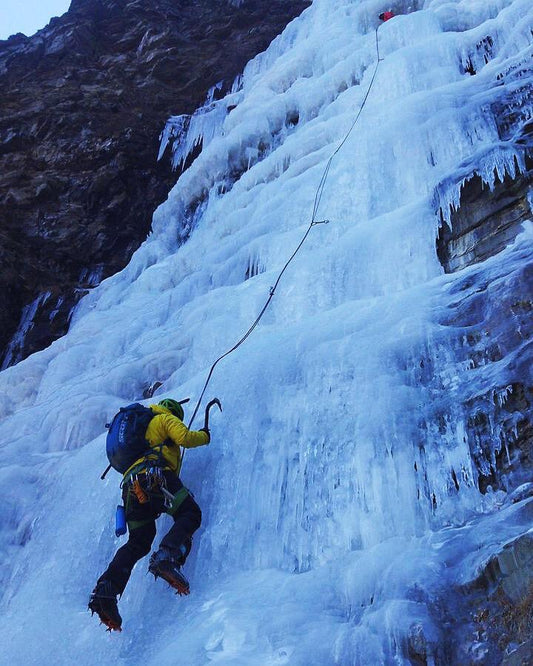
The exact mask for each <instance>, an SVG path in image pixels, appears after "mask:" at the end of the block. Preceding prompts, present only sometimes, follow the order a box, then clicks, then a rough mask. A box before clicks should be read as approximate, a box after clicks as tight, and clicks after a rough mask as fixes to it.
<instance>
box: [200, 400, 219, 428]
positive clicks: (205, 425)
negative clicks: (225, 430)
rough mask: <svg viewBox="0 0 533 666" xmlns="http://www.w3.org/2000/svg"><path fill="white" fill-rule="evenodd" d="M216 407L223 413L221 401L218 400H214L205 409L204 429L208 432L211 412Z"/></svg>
mask: <svg viewBox="0 0 533 666" xmlns="http://www.w3.org/2000/svg"><path fill="white" fill-rule="evenodd" d="M215 405H216V406H217V407H218V408H219V409H220V411H222V405H221V404H220V400H219V399H218V398H213V400H211V401H210V402H209V403H208V404H207V405H206V407H205V417H204V428H205V429H206V430H209V410H210V409H211V407H214V406H215Z"/></svg>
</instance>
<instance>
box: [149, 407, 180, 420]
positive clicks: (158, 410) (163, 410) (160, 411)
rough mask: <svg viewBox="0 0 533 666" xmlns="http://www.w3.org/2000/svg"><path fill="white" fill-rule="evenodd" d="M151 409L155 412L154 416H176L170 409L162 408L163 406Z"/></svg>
mask: <svg viewBox="0 0 533 666" xmlns="http://www.w3.org/2000/svg"><path fill="white" fill-rule="evenodd" d="M150 409H151V410H152V411H153V413H154V414H170V416H174V414H173V413H172V412H171V411H170V409H167V408H166V407H161V405H150ZM176 418H178V417H177V416H176Z"/></svg>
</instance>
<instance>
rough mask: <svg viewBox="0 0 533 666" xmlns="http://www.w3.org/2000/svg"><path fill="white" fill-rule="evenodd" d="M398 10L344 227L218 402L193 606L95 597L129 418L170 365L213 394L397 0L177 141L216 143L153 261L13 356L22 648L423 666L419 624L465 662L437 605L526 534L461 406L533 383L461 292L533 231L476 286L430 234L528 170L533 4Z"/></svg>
mask: <svg viewBox="0 0 533 666" xmlns="http://www.w3.org/2000/svg"><path fill="white" fill-rule="evenodd" d="M391 7H392V9H393V10H394V12H395V13H396V14H397V16H396V17H395V18H394V19H393V20H391V21H388V22H386V23H384V24H382V25H381V26H380V27H379V29H378V33H377V36H378V40H379V50H380V55H381V58H382V61H381V62H380V63H379V67H378V70H377V75H376V79H375V82H374V84H373V86H372V89H371V91H370V94H369V96H368V99H367V101H366V104H365V107H364V109H363V111H362V113H361V115H360V118H359V120H358V122H357V124H356V126H355V127H354V129H353V131H352V132H351V134H350V136H349V137H348V139H347V141H346V143H345V144H344V145H343V146H342V149H341V150H340V151H339V152H338V154H337V155H336V156H335V158H334V159H333V161H332V163H331V168H330V171H329V175H328V180H327V183H326V186H325V188H324V193H323V196H322V199H321V203H320V208H319V211H318V217H319V218H320V219H324V218H326V219H328V220H329V221H330V223H329V224H328V225H319V226H316V227H314V228H313V230H312V233H311V234H310V235H309V237H308V239H307V241H306V243H305V244H304V246H303V247H302V249H301V250H300V252H299V253H298V255H297V257H296V258H295V259H294V261H293V262H292V264H291V266H290V268H289V269H288V270H287V272H286V274H285V275H284V278H283V281H282V282H281V284H280V286H279V288H278V290H277V292H276V296H275V298H274V299H273V301H272V303H271V305H270V307H269V309H268V310H267V312H266V314H265V316H264V318H263V319H262V320H261V322H260V324H259V326H258V327H257V329H256V330H255V331H254V333H253V334H252V336H251V337H250V339H249V340H247V341H246V343H245V344H244V345H243V346H242V347H240V348H239V350H238V351H237V352H235V353H234V354H232V355H230V356H228V357H227V358H226V359H224V361H223V362H222V363H221V364H220V365H219V367H218V368H217V370H216V372H215V373H214V375H213V379H212V382H211V384H210V387H209V389H208V397H212V396H214V395H216V396H218V397H219V398H220V399H221V400H222V402H223V406H224V412H223V414H222V415H218V414H217V415H216V416H215V415H214V416H213V419H212V443H211V444H210V446H209V447H203V448H202V449H198V450H195V451H191V452H189V453H188V454H187V456H186V462H185V467H184V470H183V480H184V483H185V484H186V485H188V486H189V487H190V489H191V490H192V491H193V492H194V494H195V496H196V499H197V501H198V502H199V504H200V506H201V507H202V510H203V525H202V528H201V530H200V532H199V533H198V535H197V537H196V539H195V544H194V549H193V553H192V554H191V557H190V558H189V560H188V563H187V569H186V572H187V575H188V576H189V578H190V580H191V588H192V591H193V593H192V594H191V596H190V597H189V598H187V599H180V598H177V597H175V596H174V595H173V594H172V593H171V591H170V590H168V589H167V588H166V587H165V586H164V585H163V584H161V583H160V582H159V583H154V582H153V581H152V579H151V577H150V578H148V577H147V575H146V567H147V562H145V561H142V562H140V563H139V565H138V566H137V568H136V569H135V571H134V574H133V576H132V579H131V581H130V583H129V585H128V588H127V589H126V592H125V594H124V596H123V597H122V599H121V600H120V603H119V607H120V610H121V614H122V616H123V618H124V631H123V632H122V633H121V634H120V635H108V634H106V633H105V632H104V631H103V630H102V628H101V627H99V626H98V623H97V622H96V620H95V619H94V618H93V619H92V620H91V617H90V615H89V614H88V613H87V611H86V604H87V601H88V595H89V593H90V590H91V589H92V587H93V585H94V582H95V580H96V578H97V576H98V575H99V574H100V573H101V572H102V571H103V569H104V568H105V567H106V565H107V562H108V561H109V559H110V558H111V556H112V554H113V552H114V551H115V549H116V548H117V546H118V545H120V540H119V539H115V537H114V534H113V524H112V523H113V516H114V509H115V505H116V504H117V502H118V501H119V499H120V493H119V488H118V486H119V481H120V479H119V476H118V475H117V474H116V473H114V472H113V473H110V474H109V475H108V477H107V479H106V481H105V482H101V481H100V479H99V475H100V473H101V472H102V471H103V469H104V468H105V466H106V465H107V460H106V458H105V447H104V441H105V428H104V424H105V423H106V422H107V421H109V420H110V418H111V417H112V415H113V413H114V412H115V411H116V410H117V409H118V408H119V407H120V406H122V405H124V404H126V403H129V402H133V401H136V400H140V399H142V394H143V390H144V389H145V388H146V387H147V386H148V385H149V384H150V383H152V382H153V381H154V380H160V381H162V382H163V385H162V387H161V388H160V389H158V391H157V393H156V396H155V397H156V398H157V399H158V400H159V399H161V398H162V397H165V396H172V397H176V398H182V397H186V396H191V398H192V402H193V403H194V400H195V398H196V397H197V396H198V394H199V391H200V390H201V388H202V386H203V383H204V381H205V377H206V374H207V372H208V370H209V368H210V365H211V363H212V362H213V361H214V359H215V358H217V357H218V356H219V355H220V354H222V353H223V352H224V351H225V350H227V349H228V348H230V347H231V346H232V345H233V344H234V343H235V342H236V340H238V339H239V337H240V336H241V335H242V333H243V332H244V331H245V330H246V329H247V328H248V326H249V325H250V323H251V322H252V321H253V320H254V318H255V317H256V315H257V313H258V312H259V310H260V309H261V307H262V305H263V303H264V302H265V300H266V298H267V297H268V294H269V289H270V287H271V286H272V284H273V283H274V282H275V280H276V278H277V275H278V274H279V271H280V270H281V268H282V266H283V265H284V263H285V261H286V260H287V259H288V257H289V256H290V254H291V252H292V251H293V250H294V248H295V247H296V245H297V244H298V242H299V240H300V238H301V237H302V234H303V233H304V231H305V229H306V228H307V225H308V224H309V222H310V218H311V214H312V207H313V201H314V197H315V193H316V189H317V187H318V184H319V182H320V178H321V176H322V174H323V172H324V168H325V166H326V163H327V161H328V159H329V157H330V156H331V155H332V154H333V152H334V151H335V150H336V148H337V147H338V146H339V144H340V142H341V141H342V140H343V138H344V137H345V136H346V133H347V131H348V129H349V128H350V126H351V124H352V123H353V120H354V117H355V115H356V114H357V112H358V110H359V109H360V106H361V103H362V100H363V99H364V97H365V94H366V93H367V91H368V86H369V84H370V81H371V77H372V74H373V71H374V69H375V65H376V29H377V28H378V25H379V23H380V21H379V19H378V15H379V13H380V12H382V11H383V10H384V9H387V8H388V7H384V5H383V3H381V2H379V1H378V0H353V1H350V0H315V1H314V2H313V4H312V6H310V7H309V8H308V9H307V10H306V11H305V12H304V13H303V14H302V15H301V16H300V17H299V18H297V19H296V20H294V21H293V22H292V23H291V24H290V25H289V26H288V27H287V28H286V29H285V31H284V32H283V34H282V35H280V36H279V37H278V38H277V39H275V40H274V42H273V43H272V44H271V46H270V47H269V48H268V50H267V51H265V52H264V53H263V54H261V55H259V56H258V57H256V58H255V59H254V60H253V61H251V62H250V63H249V64H248V66H247V67H246V69H245V71H244V73H243V76H242V79H241V80H240V81H239V84H238V85H237V86H235V88H234V89H233V90H232V91H231V92H230V93H229V94H228V96H227V97H225V98H224V99H223V100H218V101H217V102H216V103H215V104H214V107H213V109H214V110H213V112H212V113H213V116H212V117H211V116H209V113H210V111H209V109H206V110H205V113H202V114H201V123H200V125H201V127H200V130H199V129H198V127H199V125H198V123H197V124H196V129H195V130H194V131H195V132H196V134H195V136H194V137H189V138H187V136H186V132H185V134H184V136H182V141H183V142H188V143H186V144H182V145H181V148H180V147H179V146H178V147H177V150H178V151H181V152H179V153H178V155H179V156H180V159H181V158H182V156H183V155H185V156H186V152H187V151H185V149H184V147H183V146H184V145H186V146H189V148H190V147H191V146H194V145H197V144H198V142H199V141H203V149H202V152H201V154H200V155H199V156H198V157H197V158H196V160H195V161H194V162H193V163H192V165H191V166H190V167H189V168H188V169H187V170H186V171H185V172H184V173H183V174H182V176H181V177H180V179H179V180H178V182H177V184H176V185H175V187H174V188H173V189H172V190H171V192H170V193H169V196H168V200H167V201H166V202H165V203H164V204H162V205H161V206H160V207H159V208H158V209H157V211H156V212H155V214H154V221H153V233H152V234H151V235H150V237H149V238H148V239H147V240H146V242H145V243H144V244H143V245H142V246H141V248H140V249H139V250H138V251H137V252H136V253H135V255H134V256H133V258H132V260H131V262H130V263H129V265H128V266H127V267H126V268H125V269H124V270H123V271H122V272H120V273H118V274H117V275H115V276H113V277H111V278H109V279H107V280H105V281H104V282H103V283H102V284H101V285H100V286H98V287H97V288H95V289H93V290H92V291H91V292H90V293H89V294H88V295H87V296H86V297H85V298H84V299H83V300H82V301H81V302H80V304H79V306H78V307H77V309H76V311H75V313H74V316H73V320H72V326H71V330H70V331H69V333H68V334H67V335H66V336H65V337H63V338H62V339H60V340H58V341H57V342H55V343H54V344H53V345H51V347H49V348H48V349H46V350H44V351H42V352H39V353H37V354H34V355H33V356H31V357H30V358H28V359H27V360H25V361H23V362H21V363H19V364H18V365H16V366H14V367H11V368H8V369H7V370H4V371H2V372H1V373H0V387H1V391H0V417H1V422H0V441H1V443H2V462H1V465H0V475H1V476H0V479H1V483H0V496H1V499H2V506H3V509H2V518H1V523H0V524H1V532H0V533H1V539H2V540H1V552H2V560H3V566H2V569H1V582H2V592H3V594H2V599H1V609H2V612H1V616H0V617H1V619H0V626H1V628H2V635H3V636H4V637H5V638H6V640H5V641H4V648H3V654H4V657H2V658H1V659H2V660H5V661H3V663H6V664H7V663H13V664H25V665H26V664H27V665H29V664H37V663H42V660H43V659H42V655H43V654H46V655H48V657H47V659H48V660H50V661H52V662H53V663H55V664H72V663H76V664H78V665H79V666H82V665H84V664H87V665H91V664H96V663H101V664H107V663H115V664H127V665H128V666H131V665H133V664H144V665H147V664H153V665H154V666H155V665H157V666H162V665H173V664H181V663H183V662H184V661H186V662H187V663H188V664H194V665H198V666H200V665H202V666H203V665H204V664H210V663H212V662H213V663H217V664H228V665H232V666H237V665H242V666H244V665H246V666H248V665H249V666H255V665H267V664H269V665H274V664H278V665H281V664H289V665H290V666H312V665H317V666H322V665H323V666H326V665H329V664H341V665H343V666H344V665H347V664H357V665H365V666H367V665H368V666H374V665H377V664H409V663H412V662H411V661H410V657H409V649H410V648H409V645H412V642H413V636H415V635H419V636H423V640H424V645H425V647H424V650H425V654H426V659H427V663H428V664H431V663H437V664H438V663H447V662H446V661H445V659H446V657H445V656H443V652H442V651H443V649H444V648H443V647H442V646H443V645H444V644H445V633H446V630H447V629H446V627H447V622H449V617H448V615H447V614H446V613H448V612H449V606H446V604H444V605H445V606H446V608H447V610H446V612H445V613H444V615H441V616H439V613H438V606H439V603H440V601H439V600H441V599H443V598H449V597H446V595H447V594H448V595H449V594H451V592H450V590H453V589H454V586H458V585H462V584H464V583H466V582H468V580H470V579H472V578H473V577H474V576H475V575H476V573H477V572H478V570H479V568H480V567H481V565H482V564H483V563H484V562H486V560H487V559H488V558H489V557H490V555H491V553H492V552H493V551H494V549H495V548H496V547H497V546H498V545H501V544H504V543H506V541H507V540H510V539H512V538H514V537H515V536H517V535H520V534H524V533H526V532H527V531H528V529H529V523H528V521H527V520H526V518H527V513H526V508H527V507H526V506H525V505H526V504H527V500H525V501H524V502H522V503H516V504H512V503H510V502H509V501H508V500H507V495H506V493H505V492H503V491H502V490H494V491H493V492H490V490H489V491H488V492H484V493H482V492H480V489H479V484H478V478H479V475H480V468H481V466H482V464H483V462H482V460H481V458H482V455H481V454H480V457H479V458H476V457H475V456H474V455H473V453H472V450H471V448H470V446H469V445H468V442H467V438H466V436H465V429H466V422H465V415H464V408H463V405H464V404H465V403H466V402H468V401H469V400H473V399H475V398H476V396H479V395H482V394H484V393H485V392H486V391H488V390H493V391H494V395H495V396H496V399H500V400H505V391H506V387H507V386H509V385H510V384H512V382H513V381H515V380H516V373H518V372H520V373H523V372H526V371H527V372H530V370H529V369H527V370H525V369H524V366H523V365H521V362H520V360H521V358H522V357H523V355H524V353H525V350H526V347H527V340H520V339H518V338H517V341H516V344H515V345H514V347H513V348H510V349H509V350H508V353H507V355H506V356H505V358H504V359H503V360H502V361H500V362H497V363H488V362H487V363H486V364H482V365H478V366H476V367H474V365H473V364H472V362H471V358H470V357H469V354H468V349H467V346H466V343H465V340H466V338H467V336H468V335H469V333H470V332H471V331H472V330H473V329H474V328H475V327H476V326H477V325H478V324H479V322H481V321H482V320H483V317H484V316H489V314H490V312H489V313H487V310H484V311H483V312H481V313H479V318H478V320H476V321H469V322H466V321H463V320H462V319H461V307H462V306H461V302H463V301H464V302H469V301H468V299H470V298H472V297H473V295H475V294H476V293H477V292H478V291H479V290H481V289H483V288H486V285H493V287H491V289H493V291H492V292H491V294H492V295H491V298H492V299H493V300H491V301H490V303H493V305H494V303H496V302H497V301H498V299H500V298H505V297H506V293H507V292H506V291H505V289H506V286H505V285H506V284H511V283H512V280H513V276H516V275H519V273H520V271H521V270H522V268H523V267H524V265H527V264H528V263H531V258H532V254H533V250H532V243H531V240H532V237H533V224H532V223H529V224H526V225H524V228H523V231H522V232H521V233H520V234H519V236H518V237H517V238H516V240H515V241H514V243H512V244H511V245H509V246H508V247H507V248H506V249H505V250H504V251H503V252H501V253H500V254H498V255H496V256H495V257H492V258H490V259H488V260H486V261H485V262H483V263H481V264H478V265H475V266H471V267H469V268H466V269H464V270H463V271H460V272H459V273H455V274H451V275H445V274H444V272H443V269H442V267H441V265H440V263H439V261H438V259H437V255H436V251H435V240H436V237H437V234H438V226H439V215H438V209H439V207H441V208H442V210H443V211H444V212H445V215H448V213H449V211H450V210H451V209H452V208H453V207H454V206H455V207H456V206H457V205H458V201H459V191H460V185H461V183H462V182H464V179H465V178H467V177H468V176H470V175H472V174H474V173H478V174H479V175H481V176H482V178H483V179H484V180H485V181H486V182H487V183H488V184H491V183H493V181H494V178H495V177H496V176H495V174H496V175H497V174H500V176H503V174H505V173H511V174H512V173H515V172H518V171H519V170H521V169H524V168H525V167H524V152H523V149H522V148H521V146H520V145H519V144H517V142H516V141H515V137H514V135H512V134H510V135H509V136H508V137H507V138H505V137H502V133H501V131H500V129H499V127H498V123H497V119H496V118H495V117H494V113H493V111H492V109H493V108H494V105H495V104H496V103H502V104H503V103H504V102H506V101H508V100H510V99H512V100H513V104H515V107H516V108H515V112H516V113H515V116H516V121H515V129H516V128H518V129H519V128H520V127H521V123H522V124H524V123H526V122H528V121H529V122H531V117H532V103H531V99H530V97H529V98H528V96H527V94H525V93H524V94H523V95H522V94H521V93H520V92H517V89H518V87H519V86H520V85H522V86H523V84H524V81H529V86H531V82H532V81H533V74H532V71H533V70H532V69H531V56H532V53H533V46H532V45H533V37H532V31H531V28H532V25H533V7H532V5H531V0H470V1H469V0H461V1H459V0H426V1H425V2H424V1H423V0H419V1H417V0H412V1H411V2H409V1H408V0H393V1H392V3H391ZM487 35H490V37H491V45H490V52H488V51H485V52H481V51H480V49H479V47H478V46H477V45H478V44H480V43H482V40H483V39H484V38H485V37H486V36H487ZM468 63H470V65H468ZM470 66H472V67H475V71H476V74H475V76H472V75H471V74H470V73H469V72H468V69H467V67H470ZM528 68H529V69H528ZM518 71H521V72H523V75H522V76H521V77H518V75H517V74H516V73H517V72H518ZM524 77H525V78H524ZM199 117H200V116H199ZM198 132H199V133H198ZM165 140H166V137H165ZM189 148H187V150H189ZM184 151H185V152H184ZM530 200H531V198H530ZM494 307H495V306H494ZM196 425H198V426H199V424H196ZM491 447H492V448H491V450H490V451H489V452H488V453H487V452H485V454H486V455H488V457H489V458H490V456H494V455H496V453H499V450H500V444H499V440H498V438H497V437H496V436H495V437H494V441H493V445H491ZM485 454H484V455H485ZM489 462H490V460H489V461H488V462H487V464H489ZM165 520H167V518H164V519H161V521H160V523H162V524H160V525H159V529H164V527H165V525H168V523H165ZM529 521H530V518H529ZM156 543H157V541H156ZM443 603H444V602H443ZM410 641H411V643H410ZM480 663H482V662H480Z"/></svg>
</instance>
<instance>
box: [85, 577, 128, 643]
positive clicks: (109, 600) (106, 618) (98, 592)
mask: <svg viewBox="0 0 533 666" xmlns="http://www.w3.org/2000/svg"><path fill="white" fill-rule="evenodd" d="M89 610H90V611H91V613H93V614H94V613H96V614H97V615H98V617H99V618H100V620H101V621H102V623H103V624H105V625H106V627H107V628H108V630H109V631H122V618H121V617H120V613H119V612H118V607H117V592H116V590H115V587H114V585H113V583H111V582H110V581H108V580H101V581H100V582H99V583H97V584H96V587H95V588H94V590H93V592H92V594H91V598H90V599H89Z"/></svg>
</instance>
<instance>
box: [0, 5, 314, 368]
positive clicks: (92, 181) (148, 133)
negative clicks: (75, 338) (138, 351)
mask: <svg viewBox="0 0 533 666" xmlns="http://www.w3.org/2000/svg"><path fill="white" fill-rule="evenodd" d="M308 4H309V2H307V1H306V0H271V1H270V2H268V3H265V2H261V1H260V0H245V1H244V2H231V1H230V0H193V1H188V2H185V1H184V0H73V1H72V3H71V6H70V9H69V11H68V12H67V13H66V14H64V15H63V16H62V17H60V18H54V19H52V21H51V22H50V24H49V25H48V26H46V28H44V29H43V30H40V31H39V32H37V33H36V34H35V35H33V36H32V37H26V36H24V35H22V34H17V35H14V36H12V37H10V38H9V39H8V40H7V41H0V85H1V87H2V100H1V102H0V104H1V108H2V112H1V114H0V220H1V224H0V261H1V263H2V276H1V278H0V280H1V282H0V365H2V364H3V366H4V367H7V366H8V365H11V364H13V363H15V362H17V361H19V360H21V359H22V358H24V357H26V356H27V355H28V354H30V353H32V352H34V351H37V350H39V349H42V348H44V347H45V346H47V345H48V344H50V343H51V342H52V341H53V340H54V339H56V338H57V337H59V336H61V335H63V334H64V333H65V332H66V330H67V328H68V321H69V316H70V313H71V311H72V307H73V306H74V304H75V303H76V302H77V301H78V299H79V298H80V297H81V295H83V294H84V293H85V292H86V290H87V289H88V288H90V287H91V286H94V285H95V284H97V283H98V282H99V281H100V280H101V279H102V278H104V277H107V276H109V275H111V274H112V273H114V272H116V271H118V270H120V269H121V268H123V267H124V266H125V265H126V264H127V262H128V261H129V258H130V257H131V254H132V253H133V251H134V250H135V249H136V248H137V247H138V246H139V245H140V243H141V242H142V241H143V240H144V239H145V237H146V235H147V233H148V232H149V230H150V223H151V215H152V213H153V211H154V209H155V208H156V207H157V206H158V205H159V204H160V203H161V202H162V201H163V200H164V199H165V197H166V195H167V193H168V191H169V189H170V187H171V186H172V184H173V183H174V181H175V179H176V174H175V173H174V174H173V173H172V169H171V167H170V162H169V160H168V159H166V160H162V161H161V162H157V152H158V145H159V144H158V138H159V134H160V132H161V130H162V128H163V126H164V123H165V120H166V119H167V118H168V117H169V116H170V115H173V114H181V113H191V112H192V111H193V110H194V109H195V108H197V107H198V106H199V105H200V104H201V103H202V101H203V100H204V99H205V96H206V93H207V91H208V90H209V89H210V88H211V87H212V86H213V85H214V84H216V83H218V82H220V81H223V84H222V90H224V88H225V87H227V86H230V85H231V83H232V81H233V79H234V78H235V76H237V75H238V74H239V72H240V71H241V70H242V68H243V66H244V65H245V63H246V62H247V61H248V60H250V59H251V58H252V57H253V56H254V55H255V54H257V53H258V52H260V51H262V50H264V49H265V48H266V46H267V45H268V44H269V43H270V41H271V40H272V39H273V38H274V37H275V36H276V35H277V34H279V33H280V32H281V30H282V29H283V28H284V26H285V25H286V24H287V23H288V22H289V21H290V20H291V19H292V18H294V17H295V16H296V15H298V14H299V13H301V11H302V10H303V9H304V8H305V7H306V6H307V5H308Z"/></svg>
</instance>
